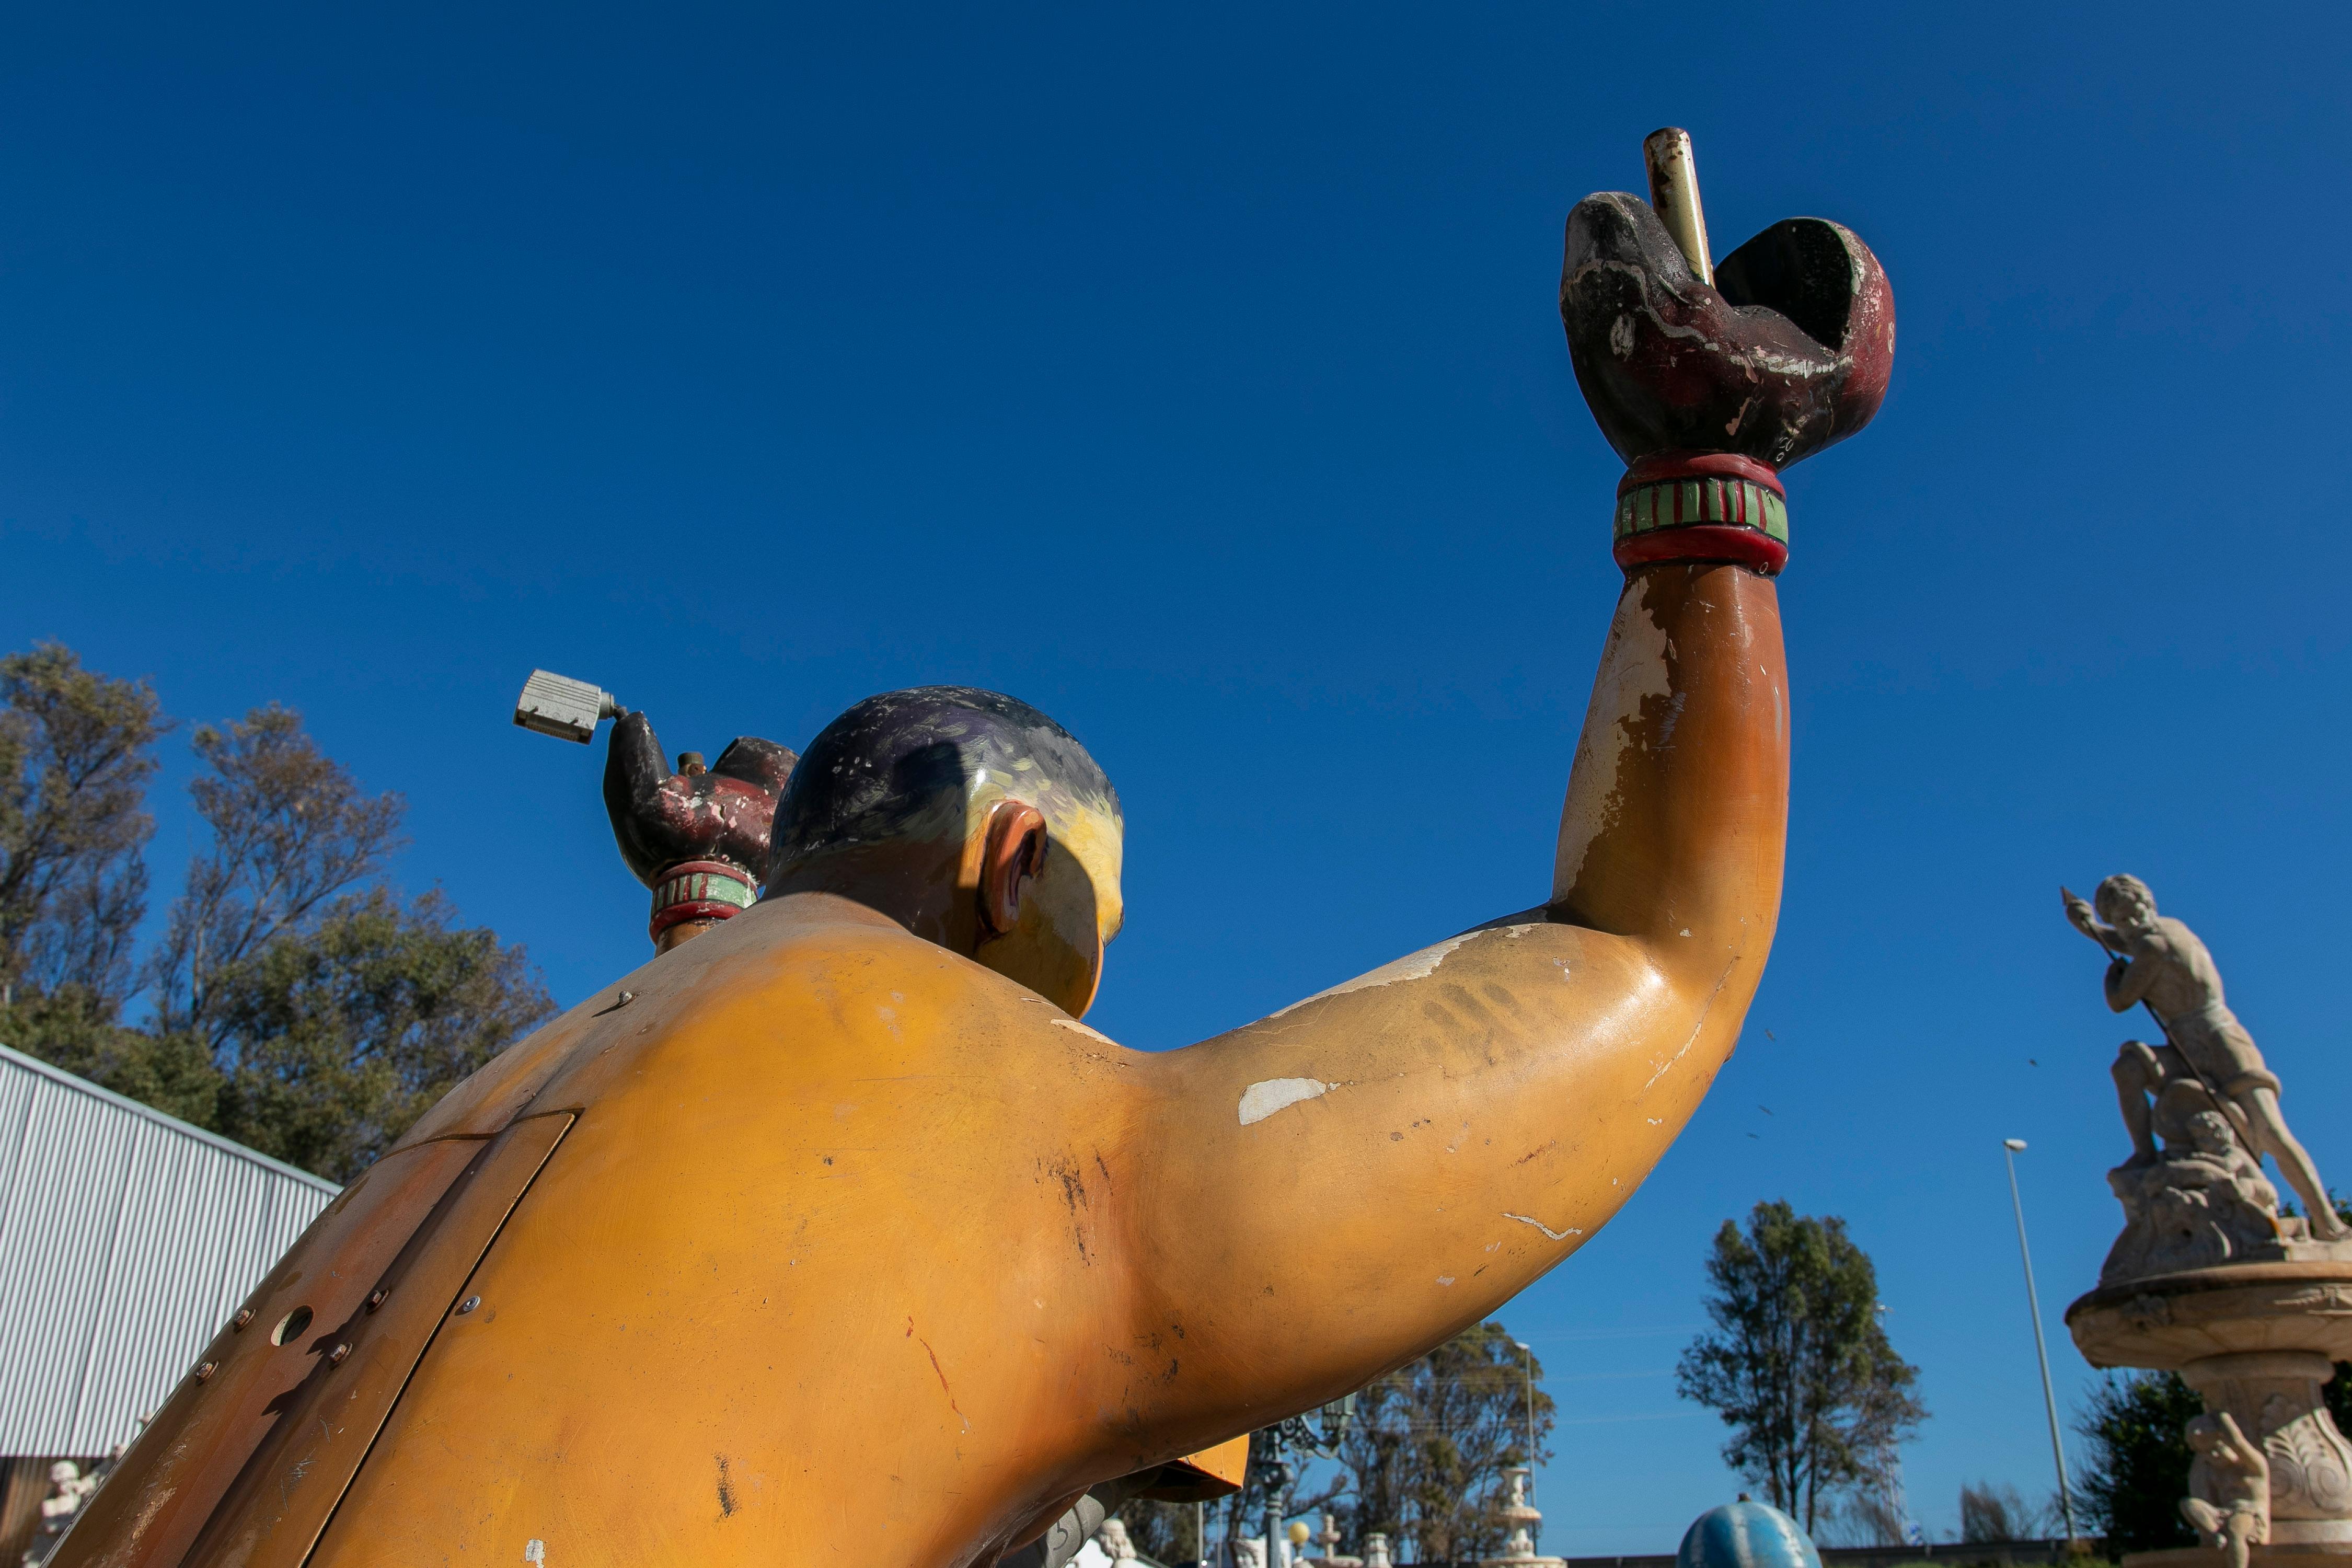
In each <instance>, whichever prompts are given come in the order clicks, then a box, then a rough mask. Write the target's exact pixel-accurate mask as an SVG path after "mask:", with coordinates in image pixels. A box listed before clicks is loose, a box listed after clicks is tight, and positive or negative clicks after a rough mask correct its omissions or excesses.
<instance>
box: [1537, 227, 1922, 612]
mask: <svg viewBox="0 0 2352 1568" xmlns="http://www.w3.org/2000/svg"><path fill="white" fill-rule="evenodd" d="M1559 313H1560V321H1561V322H1562V323H1563V324H1564V325H1565V326H1566V327H1567V329H1568V349H1569V357H1570V360H1571V361H1572V362H1573V363H1574V364H1575V366H1576V381H1577V384H1578V386H1580V388H1582V390H1583V392H1584V400H1585V403H1586V404H1587V405H1589V406H1590V407H1591V410H1592V417H1593V419H1594V420H1595V421H1596V422H1597V423H1598V424H1599V425H1600V426H1601V434H1602V435H1603V436H1605V437H1608V440H1609V444H1610V445H1611V446H1612V447H1615V448H1616V449H1617V453H1618V455H1619V456H1620V457H1622V458H1624V459H1625V461H1626V462H1627V464H1628V465H1630V466H1629V467H1628V468H1627V469H1626V473H1625V478H1624V479H1623V480H1622V482H1621V483H1620V484H1619V486H1618V489H1617V519H1616V541H1617V542H1616V555H1617V561H1618V563H1619V564H1620V565H1622V566H1625V567H1627V568H1628V569H1630V568H1632V567H1633V566H1636V565H1640V564H1642V563H1644V562H1649V561H1665V560H1708V561H1729V562H1735V563H1738V564H1741V565H1745V566H1750V567H1754V568H1755V569H1757V570H1759V571H1761V572H1764V573H1766V574H1772V573H1777V572H1778V571H1779V570H1780V567H1781V566H1782V565H1783V564H1784V563H1786V562H1787V561H1788V558H1789V544H1788V539H1789V531H1788V510H1787V496H1786V492H1785V491H1784V490H1783V489H1781V486H1780V471H1781V470H1782V469H1784V468H1788V467H1789V465H1790V464H1791V463H1795V462H1798V461H1800V460H1801V459H1802V458H1807V457H1810V456H1811V455H1812V454H1813V453H1815V452H1818V451H1820V450H1821V449H1822V447H1827V446H1829V445H1831V444H1832V442H1836V441H1842V440H1843V439H1845V437H1848V436H1851V435H1853V433H1854V432H1855V431H1857V430H1859V429H1861V428H1862V427H1863V426H1864V425H1866V424H1868V423H1869V422H1870V416H1872V415H1874V414H1875V413H1877V412H1878V405H1879V404H1880V403H1881V402H1882V401H1883V400H1884V399H1885V396H1886V382H1887V376H1888V374H1890V373H1891V372H1892V370H1893V369H1894V364H1895V294H1894V290H1893V289H1892V288H1891V287H1890V286H1889V285H1888V283H1887V280H1886V272H1885V268H1882V267H1880V266H1879V264H1878V258H1876V257H1875V256H1874V255H1872V254H1871V251H1870V247H1868V246H1866V245H1864V244H1863V242H1862V241H1861V240H1860V239H1858V238H1856V237H1855V236H1854V234H1853V231H1852V230H1851V229H1848V228H1845V227H1843V226H1840V225H1838V224H1834V223H1830V222H1828V221H1826V220H1824V219H1822V218H1811V217H1801V218H1789V219H1787V220H1785V221H1783V222H1780V223H1777V224H1774V225H1773V226H1771V227H1770V228H1768V229H1766V230H1765V231H1764V232H1763V233H1761V234H1759V235H1758V236H1757V237H1755V238H1753V239H1751V240H1749V241H1748V243H1747V244H1745V245H1743V246H1741V247H1739V248H1738V250H1735V251H1733V252H1732V253H1731V254H1730V255H1729V256H1727V257H1726V258H1724V259H1723V261H1722V263H1721V264H1720V265H1719V266H1717V268H1716V269H1715V284H1714V286H1713V287H1709V286H1708V285H1706V284H1705V283H1702V282H1700V281H1699V280H1698V279H1697V277H1696V275H1695V274H1694V273H1693V272H1692V270H1691V266H1690V263H1689V261H1688V260H1687V259H1686V258H1685V257H1684V255H1683V253H1682V251H1681V250H1680V249H1679V248H1678V247H1676V246H1675V241H1674V238H1673V237H1672V236H1670V235H1669V234H1668V233H1667V232H1666V227H1665V225H1664V224H1663V223H1661V222H1660V221H1659V219H1658V216H1657V214H1656V213H1654V212H1653V211H1652V210H1651V208H1650V205H1649V204H1648V203H1647V202H1644V201H1643V200H1642V199H1641V198H1640V197H1638V196H1632V195H1625V194H1623V193H1622V192H1607V193H1603V194H1601V195H1591V196H1587V197H1585V198H1584V200H1582V201H1580V202H1579V203H1578V204H1577V205H1576V209H1575V211H1573V212H1571V213H1570V215H1569V218H1568V241H1567V247H1566V254H1565V258H1564V261H1563V264H1562V267H1561V270H1560V285H1559Z"/></svg>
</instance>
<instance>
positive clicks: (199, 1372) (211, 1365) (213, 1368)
mask: <svg viewBox="0 0 2352 1568" xmlns="http://www.w3.org/2000/svg"><path fill="white" fill-rule="evenodd" d="M219 1370H220V1363H218V1362H216V1361H208V1362H206V1363H205V1364H204V1365H202V1366H200V1367H198V1368H196V1381H197V1382H198V1383H210V1382H211V1381H212V1379H213V1373H216V1372H218V1371H219Z"/></svg>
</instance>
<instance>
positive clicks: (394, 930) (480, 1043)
mask: <svg viewBox="0 0 2352 1568" xmlns="http://www.w3.org/2000/svg"><path fill="white" fill-rule="evenodd" d="M209 994H210V1002H209V1004H208V1008H207V1013H208V1018H209V1021H210V1024H211V1026H212V1027H213V1029H214V1031H215V1035H216V1037H217V1038H218V1040H219V1042H220V1043H219V1046H218V1047H217V1049H216V1056H215V1059H216V1060H217V1062H218V1065H219V1067H220V1069H221V1072H222V1075H223V1078H222V1083H221V1087H220V1091H219V1110H218V1112H217V1114H216V1116H215V1123H214V1124H215V1127H216V1128H217V1129H218V1130H219V1131H221V1132H223V1133H225V1134H226V1135H227V1136H228V1137H231V1138H234V1139H236V1141H237V1142H240V1143H243V1144H245V1145H246V1146H247V1147H248V1148H253V1149H257V1150H259V1151H261V1152H263V1153H265V1154H269V1155H272V1156H274V1157H276V1158H278V1159H280V1160H284V1161H287V1162H288V1163H292V1164H297V1165H300V1166H302V1167H303V1168H304V1169H306V1170H310V1171H316V1172H318V1173H320V1175H322V1176H326V1177H329V1178H330V1179H331V1180H334V1181H338V1182H348V1181H350V1180H352V1178H353V1177H354V1176H356V1175H358V1174H359V1173H360V1172H362V1170H364V1169H366V1168H367V1166H368V1165H369V1164H371V1163H373V1162H374V1160H375V1159H376V1157H377V1156H378V1155H380V1154H382V1153H383V1151H384V1150H385V1149H386V1148H387V1147H389V1146H390V1145H391V1144H392V1142H394V1140H396V1139H397V1138H398V1137H399V1136H400V1135H401V1133H403V1132H404V1131H407V1130H408V1126H409V1124H410V1123H411V1122H413V1121H415V1120H416V1119H417V1118H418V1117H419V1116H422V1115H423V1114H424V1113H425V1111H426V1110H430V1109H431V1108H432V1106H433V1104H434V1102H435V1101H436V1100H439V1099H440V1098H441V1097H442V1096H443V1095H444V1094H446V1093H447V1092H448V1091H449V1089H451V1088H452V1087H453V1086H455V1085H456V1084H457V1080H458V1079H462V1078H464V1077H465V1076H466V1075H467V1074H468V1073H470V1072H472V1071H473V1070H474V1069H475V1068H478V1067H480V1066H481V1065H482V1064H483V1063H484V1062H487V1061H488V1060H489V1059H490V1058H492V1057H494V1056H496V1055H497V1054H498V1053H499V1052H500V1051H501V1050H504V1049H505V1048H506V1047H508V1046H509V1045H510V1044H511V1043H513V1042H514V1041H515V1040H518V1039H520V1038H521V1037H523V1036H524V1035H525V1034H528V1033H529V1032H530V1030H531V1028H532V1027H533V1026H536V1025H537V1024H538V1023H539V1022H540V1021H541V1019H543V1018H545V1017H546V1016H548V1015H549V1014H550V1013H551V1012H552V1011H554V1001H553V999H552V998H551V997H550V996H549V995H548V994H547V991H546V989H545V987H543V986H542V985H541V984H540V983H539V980H538V978H537V976H536V975H535V974H534V973H532V971H531V968H530V961H529V960H528V959H527V958H526V957H525V956H524V953H523V950H522V949H521V948H520V946H513V947H501V946H500V945H499V940H498V936H497V934H496V933H495V932H492V931H488V930H483V929H475V930H470V931H468V930H463V929H460V928H458V927H457V925H456V924H455V921H454V911H453V910H451V909H450V906H449V903H448V900H446V899H444V898H443V897H442V896H441V895H440V894H439V893H437V892H436V893H427V894H425V896H424V897H422V898H420V899H418V900H415V902H413V903H411V904H408V905H407V906H405V907H403V906H402V904H401V903H400V901H399V900H397V899H395V898H394V897H393V895H392V894H391V893H390V892H389V891H388V890H386V889H383V888H376V889H371V890H370V891H368V892H366V893H364V894H359V895H353V896H352V897H348V898H344V899H341V900H337V901H336V902H335V903H334V904H333V905H332V906H331V907H330V908H329V909H328V910H326V911H325V913H324V915H323V916H322V918H320V920H318V921H316V923H315V924H311V925H310V926H307V927H305V928H303V929H299V930H296V931H281V932H280V933H279V934H278V936H276V937H274V938H273V939H271V940H270V941H269V942H268V943H267V944H265V945H264V946H263V947H262V948H261V949H260V950H259V951H258V952H254V953H252V954H251V955H249V956H248V957H247V958H244V959H242V960H240V961H239V962H238V963H236V964H234V965H231V966H229V967H228V968H226V969H224V970H221V971H218V972H216V973H215V975H214V976H213V980H212V984H211V986H210V993H209Z"/></svg>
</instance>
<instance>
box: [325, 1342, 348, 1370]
mask: <svg viewBox="0 0 2352 1568" xmlns="http://www.w3.org/2000/svg"><path fill="white" fill-rule="evenodd" d="M351 1353H352V1347H351V1346H350V1345H349V1344H340V1345H337V1346H336V1347H335V1348H334V1349H333V1350H331V1351H329V1352H327V1364H328V1365H329V1366H341V1365H342V1364H343V1359H344V1358H345V1357H346V1356H348V1355H350V1354H351Z"/></svg>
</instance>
